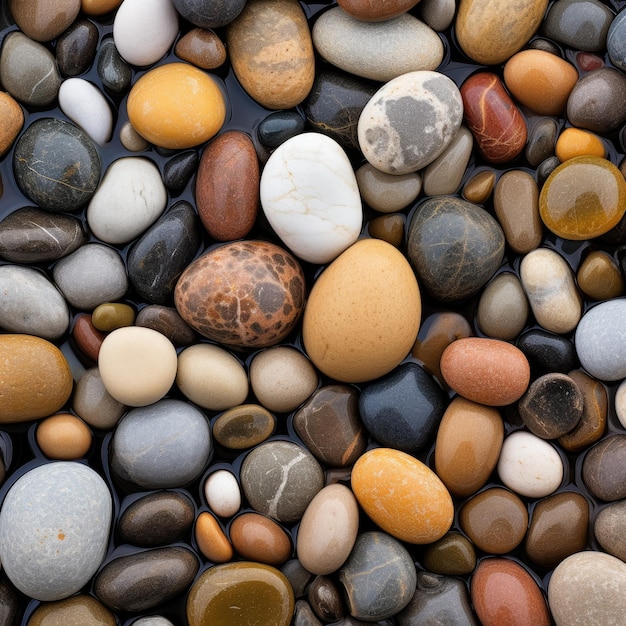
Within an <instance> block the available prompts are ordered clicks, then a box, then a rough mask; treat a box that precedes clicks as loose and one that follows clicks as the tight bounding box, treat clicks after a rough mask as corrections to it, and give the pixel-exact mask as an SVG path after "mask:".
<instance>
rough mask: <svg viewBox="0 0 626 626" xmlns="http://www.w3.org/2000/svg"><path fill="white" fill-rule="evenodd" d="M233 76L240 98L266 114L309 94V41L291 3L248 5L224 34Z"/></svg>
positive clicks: (260, 0) (264, 0) (265, 0)
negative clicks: (244, 96) (254, 103)
mask: <svg viewBox="0 0 626 626" xmlns="http://www.w3.org/2000/svg"><path fill="white" fill-rule="evenodd" d="M226 45H227V47H228V51H229V56H230V60H231V63H232V66H233V71H234V72H235V75H236V76H237V79H238V80H239V82H240V83H241V86H242V87H243V88H244V90H245V91H246V93H247V94H248V95H249V96H250V97H251V98H253V99H254V100H256V101H257V102H258V103H259V104H260V105H261V106H264V107H265V108H267V109H291V108H292V107H295V106H296V105H298V104H300V103H301V102H302V101H303V100H304V99H305V98H306V97H307V95H308V94H309V92H310V91H311V87H312V85H313V79H314V77H315V58H314V54H313V42H312V41H311V33H310V30H309V26H308V24H307V21H306V16H305V14H304V11H303V10H302V7H301V6H300V5H299V3H298V2H296V1H295V0H248V2H247V3H246V5H245V7H244V9H243V11H242V12H241V13H240V14H239V16H238V17H237V18H236V19H235V20H234V21H233V22H231V23H230V24H229V26H228V28H227V30H226Z"/></svg>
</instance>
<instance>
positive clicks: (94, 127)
mask: <svg viewBox="0 0 626 626" xmlns="http://www.w3.org/2000/svg"><path fill="white" fill-rule="evenodd" d="M59 107H60V108H61V111H63V113H65V115H67V117H69V118H70V119H71V120H72V122H74V123H75V124H77V125H78V126H80V127H81V128H82V129H83V130H84V131H85V132H86V133H87V134H88V135H89V136H90V137H91V138H92V139H93V140H94V141H95V142H96V143H97V144H99V145H102V144H105V143H106V142H107V141H109V139H110V138H111V131H112V130H113V114H112V113H111V107H109V104H108V103H107V101H106V98H105V97H104V95H103V94H102V92H101V91H100V90H99V89H98V88H97V87H96V86H95V85H92V84H91V83H90V82H88V81H86V80H84V79H82V78H67V79H66V80H64V81H63V82H62V83H61V87H60V89H59Z"/></svg>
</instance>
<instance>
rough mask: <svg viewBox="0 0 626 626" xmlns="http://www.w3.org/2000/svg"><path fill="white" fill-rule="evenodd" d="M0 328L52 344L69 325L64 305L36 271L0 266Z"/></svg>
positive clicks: (53, 289)
mask: <svg viewBox="0 0 626 626" xmlns="http://www.w3.org/2000/svg"><path fill="white" fill-rule="evenodd" d="M0 292H1V293H2V295H3V300H4V302H3V306H2V308H1V309H0V327H1V328H2V329H3V330H5V331H8V332H12V333H24V334H26V335H35V336H37V337H42V338H43V339H48V340H50V341H53V340H55V339H59V338H60V337H61V336H62V335H63V334H64V333H65V332H66V331H67V330H68V327H69V324H70V312H69V308H68V306H67V302H66V301H65V299H64V298H63V296H62V295H61V293H60V292H59V290H58V289H57V288H56V286H55V285H53V284H52V283H51V282H50V281H49V280H48V279H47V278H46V276H45V274H43V273H42V272H40V271H39V270H37V269H35V268H32V267H24V266H22V265H9V264H7V265H2V266H0Z"/></svg>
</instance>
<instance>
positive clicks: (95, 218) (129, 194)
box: [87, 157, 167, 244]
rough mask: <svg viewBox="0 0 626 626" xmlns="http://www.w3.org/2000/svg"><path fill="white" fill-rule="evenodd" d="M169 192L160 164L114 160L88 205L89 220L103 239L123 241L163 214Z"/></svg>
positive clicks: (147, 226) (117, 242)
mask: <svg viewBox="0 0 626 626" xmlns="http://www.w3.org/2000/svg"><path fill="white" fill-rule="evenodd" d="M166 202H167V191H166V189H165V185H164V184H163V180H162V179H161V174H160V173H159V170H158V168H157V166H156V165H155V164H154V163H153V162H152V161H150V160H148V159H144V158H142V157H123V158H121V159H117V161H115V162H113V163H112V164H111V165H110V166H109V168H108V169H107V171H106V172H105V174H104V177H103V178H102V181H101V182H100V185H99V187H98V189H96V193H95V194H94V195H93V197H92V198H91V201H90V203H89V206H88V207H87V223H88V224H89V228H90V229H91V231H92V232H93V234H94V235H95V236H96V237H98V239H100V240H101V241H105V242H106V243H112V244H124V243H128V242H129V241H132V240H133V239H135V238H136V237H137V236H138V235H140V234H141V233H143V232H144V231H145V230H146V229H147V228H149V227H150V226H152V224H154V222H156V220H157V219H158V218H159V217H160V216H161V214H162V213H163V211H164V210H165V205H166Z"/></svg>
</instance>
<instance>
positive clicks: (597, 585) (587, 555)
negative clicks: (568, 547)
mask: <svg viewBox="0 0 626 626" xmlns="http://www.w3.org/2000/svg"><path fill="white" fill-rule="evenodd" d="M624 585H626V564H624V562H623V561H621V560H620V559H617V558H615V557H614V556H611V555H610V554H604V553H602V552H595V551H593V550H589V551H585V552H577V553H576V554H572V555H571V556H569V557H567V558H566V559H565V560H564V561H562V562H561V563H559V565H557V567H556V569H555V570H554V572H553V573H552V576H551V577H550V582H549V583H548V602H549V603H550V610H551V611H552V617H553V618H554V621H555V622H556V626H588V625H589V624H602V626H620V625H621V623H622V622H623V619H622V618H623V616H624V615H625V614H626V598H625V597H624V593H623V590H624Z"/></svg>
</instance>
